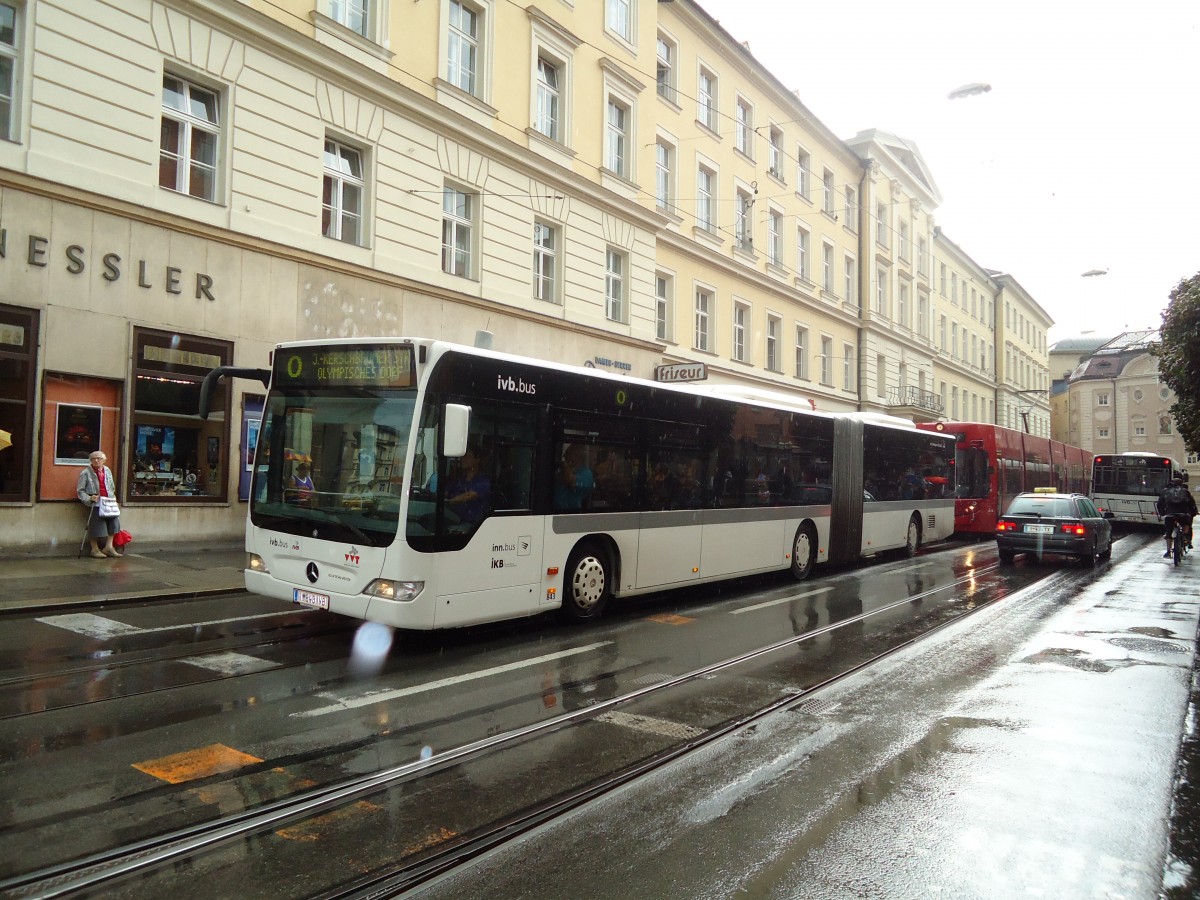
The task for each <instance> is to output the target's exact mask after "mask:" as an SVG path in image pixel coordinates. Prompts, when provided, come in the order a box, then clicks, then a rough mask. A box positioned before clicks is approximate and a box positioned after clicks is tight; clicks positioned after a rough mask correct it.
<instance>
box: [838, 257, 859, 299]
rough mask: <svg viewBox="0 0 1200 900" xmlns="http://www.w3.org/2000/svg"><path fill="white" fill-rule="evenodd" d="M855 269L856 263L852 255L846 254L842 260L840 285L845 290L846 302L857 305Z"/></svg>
mask: <svg viewBox="0 0 1200 900" xmlns="http://www.w3.org/2000/svg"><path fill="white" fill-rule="evenodd" d="M856 270H857V264H856V263H855V261H854V257H852V256H847V257H846V258H845V259H844V260H842V286H843V287H844V288H845V291H846V296H845V299H846V302H847V303H850V304H853V305H854V306H858V294H857V292H856V290H855V288H856V279H855V272H856Z"/></svg>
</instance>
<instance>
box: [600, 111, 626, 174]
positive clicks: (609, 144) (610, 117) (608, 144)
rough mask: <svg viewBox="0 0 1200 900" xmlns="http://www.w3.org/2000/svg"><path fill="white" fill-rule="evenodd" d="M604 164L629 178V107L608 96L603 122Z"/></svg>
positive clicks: (611, 170) (612, 170)
mask: <svg viewBox="0 0 1200 900" xmlns="http://www.w3.org/2000/svg"><path fill="white" fill-rule="evenodd" d="M605 135H606V141H605V152H604V165H605V166H607V167H608V170H609V171H610V172H615V173H616V174H617V175H620V176H621V177H622V178H629V173H630V160H629V107H628V106H625V105H624V104H623V103H619V102H617V100H616V99H614V98H613V97H609V98H608V113H607V119H606V122H605Z"/></svg>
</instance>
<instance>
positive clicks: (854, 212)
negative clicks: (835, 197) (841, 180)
mask: <svg viewBox="0 0 1200 900" xmlns="http://www.w3.org/2000/svg"><path fill="white" fill-rule="evenodd" d="M842 224H843V225H845V226H846V227H847V228H849V229H850V230H851V231H858V192H857V191H856V190H854V188H852V187H851V186H850V185H846V218H845V221H843V222H842Z"/></svg>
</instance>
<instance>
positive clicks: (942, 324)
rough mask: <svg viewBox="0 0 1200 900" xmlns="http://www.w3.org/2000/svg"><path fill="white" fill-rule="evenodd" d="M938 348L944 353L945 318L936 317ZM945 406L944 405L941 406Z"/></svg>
mask: <svg viewBox="0 0 1200 900" xmlns="http://www.w3.org/2000/svg"><path fill="white" fill-rule="evenodd" d="M938 347H939V348H940V349H941V350H942V352H943V353H944V352H945V350H946V317H945V316H938ZM943 405H945V404H943Z"/></svg>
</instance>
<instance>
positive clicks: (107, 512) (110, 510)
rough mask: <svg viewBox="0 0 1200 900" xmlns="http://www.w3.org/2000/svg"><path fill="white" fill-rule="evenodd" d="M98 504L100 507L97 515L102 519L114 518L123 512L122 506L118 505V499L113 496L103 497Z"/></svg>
mask: <svg viewBox="0 0 1200 900" xmlns="http://www.w3.org/2000/svg"><path fill="white" fill-rule="evenodd" d="M96 506H97V507H99V511H98V512H97V515H98V516H100V518H102V519H112V518H114V517H116V516H119V515H120V514H121V507H120V506H118V505H117V501H116V500H115V499H114V498H112V497H101V498H99V499H98V500H97V501H96Z"/></svg>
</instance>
